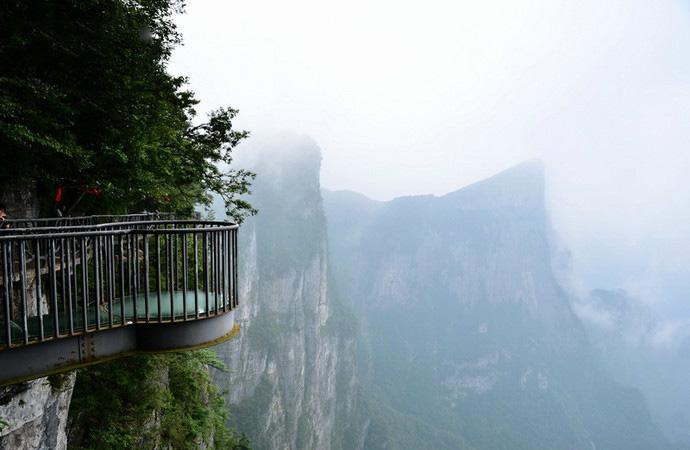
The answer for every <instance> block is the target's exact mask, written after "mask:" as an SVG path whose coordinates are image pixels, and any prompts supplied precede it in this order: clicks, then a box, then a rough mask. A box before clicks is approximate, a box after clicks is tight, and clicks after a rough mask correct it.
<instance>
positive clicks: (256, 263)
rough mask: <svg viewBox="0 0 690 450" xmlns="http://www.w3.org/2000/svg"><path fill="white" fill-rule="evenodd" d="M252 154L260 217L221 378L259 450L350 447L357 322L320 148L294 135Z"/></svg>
mask: <svg viewBox="0 0 690 450" xmlns="http://www.w3.org/2000/svg"><path fill="white" fill-rule="evenodd" d="M252 150H253V151H254V152H255V155H254V157H255V159H254V160H253V161H245V163H246V164H247V165H248V166H249V167H250V168H252V169H253V170H254V171H255V172H256V173H257V174H258V177H257V180H256V182H255V185H254V187H253V195H252V198H251V201H252V204H254V205H255V206H256V207H258V208H259V210H260V213H259V215H258V216H257V217H256V218H254V219H251V220H249V221H248V222H247V223H246V224H245V225H244V226H243V227H242V230H241V235H240V244H241V245H240V248H241V251H242V254H241V267H240V286H241V290H242V291H241V293H240V298H241V299H242V302H243V304H242V305H241V307H240V310H239V314H240V323H241V327H242V330H241V332H240V334H239V336H238V337H236V338H235V339H234V340H233V341H231V342H229V343H226V344H223V345H222V346H220V347H218V348H216V351H217V352H218V355H219V357H220V358H221V359H222V360H224V361H225V363H226V364H227V366H228V369H229V371H228V372H227V373H217V374H216V377H215V378H216V381H217V383H218V384H219V385H220V386H221V387H222V388H224V389H225V390H226V391H227V392H228V394H227V396H228V397H227V398H228V400H229V403H230V410H231V415H232V416H231V423H232V425H233V426H234V427H236V428H238V429H239V430H241V431H243V432H245V433H247V434H248V435H249V437H250V439H251V441H252V446H253V448H257V449H262V448H271V449H323V450H328V449H334V448H341V447H342V446H343V443H342V441H343V439H344V435H345V434H346V431H345V430H346V428H348V427H350V426H352V420H350V417H349V416H350V414H351V413H352V411H353V410H354V404H355V402H356V398H357V383H356V371H355V365H356V364H355V351H356V344H355V333H354V329H355V327H354V323H353V322H352V319H351V316H350V315H348V314H347V311H345V310H344V308H343V307H342V305H339V304H338V303H337V302H336V301H335V298H334V295H333V291H332V287H331V284H330V282H329V276H328V274H329V266H328V249H327V241H326V224H325V218H324V215H323V210H322V204H321V193H320V186H319V167H320V152H319V149H318V148H317V147H316V145H315V144H314V143H313V142H311V141H310V140H307V139H304V138H298V137H294V136H291V137H283V138H281V140H280V144H279V145H278V144H271V143H261V144H257V145H255V147H254V148H253V149H252Z"/></svg>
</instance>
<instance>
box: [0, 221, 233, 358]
mask: <svg viewBox="0 0 690 450" xmlns="http://www.w3.org/2000/svg"><path fill="white" fill-rule="evenodd" d="M106 217H108V216H96V217H91V218H74V219H72V220H71V222H70V223H69V224H67V223H65V224H63V223H51V222H49V221H43V220H39V221H36V219H34V220H33V221H29V220H27V221H25V222H24V223H25V224H29V225H28V226H27V227H21V228H20V227H17V226H16V225H18V224H19V223H20V222H21V221H16V220H15V221H12V223H11V225H12V227H11V228H6V229H3V230H0V351H2V350H4V349H9V348H15V347H21V346H26V345H30V344H34V343H40V342H45V341H52V340H58V339H61V338H66V337H72V336H75V335H80V334H85V333H92V332H98V331H100V330H107V329H111V328H118V327H126V326H128V325H135V324H138V323H146V324H149V323H171V322H186V321H191V320H198V319H204V318H209V317H214V316H217V315H221V314H224V313H226V312H228V311H231V310H232V309H234V308H235V307H236V306H237V305H238V290H237V230H238V226H237V225H235V224H231V223H227V222H215V221H200V220H142V219H150V218H152V216H150V215H134V216H122V217H117V218H116V219H115V220H110V219H112V218H113V217H112V216H110V217H109V218H108V220H104V219H105V218H106ZM153 218H156V219H158V218H160V216H155V217H153ZM60 220H62V219H60Z"/></svg>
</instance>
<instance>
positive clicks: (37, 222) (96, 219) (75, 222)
mask: <svg viewBox="0 0 690 450" xmlns="http://www.w3.org/2000/svg"><path fill="white" fill-rule="evenodd" d="M181 218H183V217H180V216H179V215H178V214H176V213H171V212H145V213H138V214H126V215H112V214H107V215H93V216H65V217H40V218H33V219H26V218H22V219H5V220H4V221H2V222H0V224H1V225H2V227H3V228H38V227H40V228H43V227H66V226H90V225H98V224H103V223H111V222H118V223H119V222H138V221H142V220H172V219H181ZM196 218H197V219H198V218H199V217H196Z"/></svg>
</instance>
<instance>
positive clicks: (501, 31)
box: [171, 0, 690, 316]
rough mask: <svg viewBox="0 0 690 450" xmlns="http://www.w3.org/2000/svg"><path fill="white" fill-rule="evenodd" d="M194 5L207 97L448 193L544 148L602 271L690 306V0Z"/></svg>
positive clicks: (571, 226)
mask: <svg viewBox="0 0 690 450" xmlns="http://www.w3.org/2000/svg"><path fill="white" fill-rule="evenodd" d="M178 23H179V26H180V30H181V31H182V33H183V35H184V40H185V46H184V47H183V48H181V49H180V50H178V51H177V52H176V54H175V55H174V58H173V61H172V63H171V70H172V71H173V72H175V73H181V74H185V75H187V76H189V77H190V81H191V87H192V89H193V90H194V91H195V92H196V93H197V96H198V98H200V99H202V104H201V105H200V108H199V111H200V112H205V111H207V110H209V109H211V108H215V107H218V106H223V105H231V106H233V107H235V108H239V109H240V110H241V114H240V119H239V120H238V125H239V126H240V127H243V128H246V129H249V130H251V131H252V132H253V133H254V134H255V135H261V134H264V133H267V132H270V131H271V130H294V131H297V132H299V133H303V134H307V135H310V136H312V137H313V138H314V139H315V140H316V141H317V142H318V143H319V145H320V146H321V148H322V149H323V174H322V182H323V184H324V185H325V186H326V187H329V188H332V189H352V190H356V191H359V192H362V193H364V194H367V195H369V196H371V197H373V198H377V199H389V198H392V197H394V196H399V195H407V194H419V193H435V194H443V193H445V192H448V191H452V190H455V189H457V188H459V187H461V186H463V185H466V184H468V183H470V182H473V181H476V180H479V179H481V178H484V177H486V176H489V175H492V174H493V173H495V172H497V171H499V170H501V169H503V168H506V167H509V166H510V165H513V164H515V163H518V162H520V161H522V160H525V159H528V158H532V157H535V156H536V157H540V158H542V159H543V160H544V162H545V163H546V167H547V177H548V178H547V182H548V202H549V207H550V210H551V213H552V216H553V218H554V222H555V224H556V228H557V229H558V231H559V232H560V234H561V235H562V236H563V237H564V239H565V241H566V243H567V244H568V245H569V246H570V248H572V250H573V255H574V258H575V269H576V272H577V274H578V276H579V277H580V279H581V280H584V281H583V282H584V283H585V285H587V286H591V285H604V286H605V287H609V286H622V287H627V288H628V289H631V290H633V291H635V292H636V293H638V294H639V295H640V296H642V297H644V298H645V301H648V302H650V303H653V304H655V305H658V306H659V308H661V309H663V308H664V307H667V309H669V308H670V309H673V310H675V311H677V310H678V307H679V305H681V306H684V307H687V310H688V316H690V282H688V281H687V280H688V277H690V182H689V181H688V174H690V2H687V1H679V0H669V1H665V0H580V1H564V0H544V1H517V0H475V1H458V0H456V1H438V0H426V1H414V2H405V1H401V0H396V1H392V0H391V1H388V0H367V1H360V0H353V1H347V2H329V1H324V0H292V1H288V2H286V1H266V0H254V1H244V2H241V1H227V0H191V1H189V5H188V8H187V14H186V15H185V16H182V17H180V18H179V20H178ZM671 297H673V301H670V300H668V298H671ZM686 298H688V303H685V304H683V303H682V301H683V300H684V299H686Z"/></svg>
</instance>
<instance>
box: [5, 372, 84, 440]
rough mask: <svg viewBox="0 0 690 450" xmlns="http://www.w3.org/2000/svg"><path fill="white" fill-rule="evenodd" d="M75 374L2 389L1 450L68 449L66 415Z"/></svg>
mask: <svg viewBox="0 0 690 450" xmlns="http://www.w3.org/2000/svg"><path fill="white" fill-rule="evenodd" d="M74 380H75V374H74V373H71V374H69V375H64V376H54V377H49V378H41V379H38V380H35V381H29V382H27V383H20V384H16V385H13V386H10V387H6V388H2V389H0V449H7V450H39V449H40V450H63V449H65V448H67V435H66V432H65V429H66V425H67V413H68V411H69V404H70V399H71V398H72V389H73V387H74Z"/></svg>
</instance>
